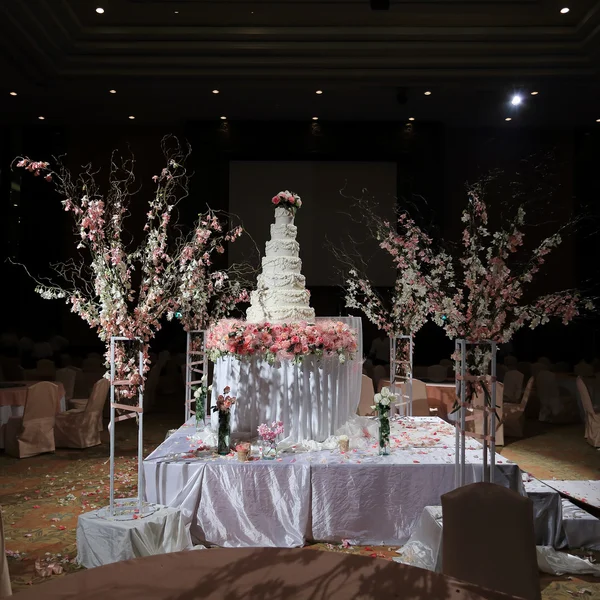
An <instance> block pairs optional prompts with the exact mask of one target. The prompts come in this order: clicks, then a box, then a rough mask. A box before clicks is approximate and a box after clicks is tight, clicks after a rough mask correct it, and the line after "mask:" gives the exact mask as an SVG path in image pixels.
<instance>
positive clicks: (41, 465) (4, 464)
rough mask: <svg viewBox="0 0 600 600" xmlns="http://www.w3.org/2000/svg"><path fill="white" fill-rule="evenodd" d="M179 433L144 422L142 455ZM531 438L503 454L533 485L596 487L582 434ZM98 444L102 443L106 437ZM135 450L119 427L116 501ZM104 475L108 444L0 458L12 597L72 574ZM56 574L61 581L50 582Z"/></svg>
mask: <svg viewBox="0 0 600 600" xmlns="http://www.w3.org/2000/svg"><path fill="white" fill-rule="evenodd" d="M178 425H180V421H179V418H178V417H176V416H170V415H148V417H147V418H146V423H145V438H146V439H145V448H144V450H145V453H149V452H150V451H152V450H153V449H154V448H155V447H156V446H157V445H158V444H159V443H160V442H161V441H162V440H163V439H164V437H165V434H166V432H167V431H168V430H169V429H172V428H175V427H177V426H178ZM530 433H531V437H528V438H526V439H523V440H519V441H514V442H513V443H509V444H508V445H507V446H506V448H505V449H504V450H503V451H502V454H503V455H504V456H506V457H508V458H510V459H511V460H515V461H516V462H517V463H518V464H519V465H520V466H521V468H522V469H523V470H526V471H528V472H530V473H532V474H533V475H534V476H536V477H539V478H544V479H551V478H553V477H554V478H557V479H600V453H599V452H598V451H596V450H594V449H593V448H591V447H589V446H588V445H587V444H586V443H585V441H584V440H583V430H582V427H581V426H579V427H577V426H576V427H572V426H569V427H537V429H535V431H532V432H530ZM104 437H105V438H106V441H107V439H108V436H107V434H106V432H105V433H104ZM509 441H510V440H509ZM136 443H137V438H136V428H135V423H133V422H124V423H119V425H118V427H117V442H116V447H117V455H118V459H117V473H118V476H117V490H118V495H120V496H121V497H130V496H132V495H135V493H136V490H135V488H134V482H135V477H136V463H137V461H136V453H137V446H136ZM108 473H109V464H108V444H107V443H104V444H103V445H102V446H99V447H97V448H92V449H88V450H84V451H77V450H58V451H57V452H56V453H55V454H48V455H43V456H38V457H34V458H30V459H26V460H17V459H13V458H10V457H7V456H5V455H4V454H3V453H0V506H2V508H3V514H4V523H5V533H6V538H7V539H6V547H7V553H8V556H9V569H10V572H11V580H12V582H13V590H14V591H15V592H16V591H19V590H20V589H23V588H25V587H26V586H29V585H34V584H38V583H40V582H43V581H46V580H47V577H56V576H64V574H65V573H66V574H68V573H70V572H73V571H75V570H77V569H78V568H79V567H77V565H76V564H75V562H74V560H75V555H76V547H75V533H76V527H77V517H78V515H79V514H81V513H82V512H86V511H89V510H93V509H95V508H99V507H101V506H105V505H106V504H108ZM309 549H311V550H315V549H316V550H321V551H330V552H346V553H353V554H362V555H366V556H377V557H380V558H387V559H391V558H392V557H393V556H397V554H396V553H395V550H396V548H388V547H364V546H363V547H349V548H343V547H342V546H340V545H334V544H314V545H312V546H309ZM597 558H600V555H598V556H597ZM60 571H62V572H63V574H61V575H57V574H56V573H58V572H60ZM542 589H543V590H544V592H543V597H544V598H546V599H551V600H559V599H560V600H562V599H563V598H573V597H579V596H581V597H585V598H598V599H599V600H600V583H598V582H594V581H593V579H588V578H582V579H575V578H573V579H571V578H567V577H560V578H550V577H545V578H543V581H542Z"/></svg>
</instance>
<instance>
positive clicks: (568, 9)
mask: <svg viewBox="0 0 600 600" xmlns="http://www.w3.org/2000/svg"><path fill="white" fill-rule="evenodd" d="M570 10H571V9H570V8H568V7H566V6H565V7H564V8H561V9H560V12H561V14H563V15H566V14H567V13H568V12H569V11H570Z"/></svg>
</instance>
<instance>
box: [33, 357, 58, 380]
mask: <svg viewBox="0 0 600 600" xmlns="http://www.w3.org/2000/svg"><path fill="white" fill-rule="evenodd" d="M35 368H36V371H37V376H38V377H39V379H43V380H45V381H54V379H55V378H56V364H55V363H54V361H53V360H49V359H47V358H40V360H38V361H37V363H36V365H35Z"/></svg>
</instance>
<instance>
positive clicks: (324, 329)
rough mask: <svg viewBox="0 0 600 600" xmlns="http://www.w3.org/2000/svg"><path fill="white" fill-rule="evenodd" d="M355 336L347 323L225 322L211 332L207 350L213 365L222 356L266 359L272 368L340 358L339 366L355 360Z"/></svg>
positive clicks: (356, 346) (208, 335) (221, 322)
mask: <svg viewBox="0 0 600 600" xmlns="http://www.w3.org/2000/svg"><path fill="white" fill-rule="evenodd" d="M357 349H358V343H357V340H356V333H355V332H354V331H353V330H352V329H351V328H350V327H348V325H346V324H345V323H341V322H336V321H321V322H318V323H316V324H315V325H309V324H307V323H306V322H298V323H281V324H275V323H248V322H246V321H239V320H235V319H225V320H223V321H220V322H219V323H217V324H216V325H215V326H214V327H212V328H211V329H209V331H208V334H207V338H206V350H207V352H208V355H209V357H210V359H211V360H212V361H216V360H217V359H218V358H220V357H222V356H228V355H231V356H237V357H238V358H250V357H253V356H264V357H265V359H266V360H267V361H269V362H270V363H271V364H273V363H275V362H276V361H278V360H291V361H294V362H296V363H297V362H301V361H302V359H303V358H305V357H306V356H316V357H317V358H322V357H324V356H337V357H338V359H339V361H340V363H344V362H346V360H350V359H352V358H353V357H354V354H355V353H356V351H357Z"/></svg>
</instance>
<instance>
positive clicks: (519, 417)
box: [502, 377, 533, 438]
mask: <svg viewBox="0 0 600 600" xmlns="http://www.w3.org/2000/svg"><path fill="white" fill-rule="evenodd" d="M532 389H533V377H530V378H529V381H528V382H527V385H526V386H525V391H524V392H523V397H522V398H521V402H520V403H519V404H513V403H511V402H508V403H506V404H505V405H504V406H503V407H502V413H503V420H504V435H507V436H509V437H519V438H521V437H523V434H524V433H523V432H524V428H525V409H526V408H527V402H529V397H530V396H531V391H532Z"/></svg>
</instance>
